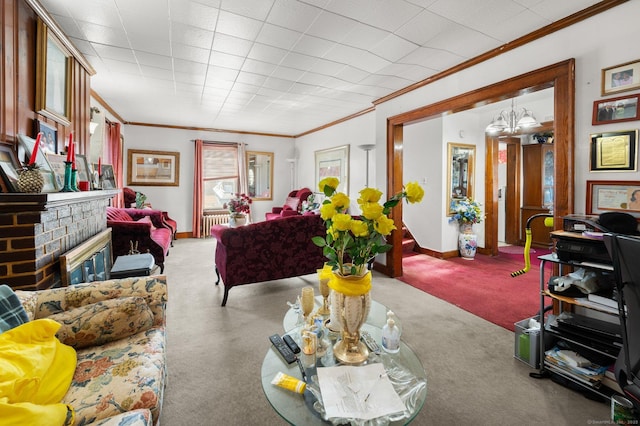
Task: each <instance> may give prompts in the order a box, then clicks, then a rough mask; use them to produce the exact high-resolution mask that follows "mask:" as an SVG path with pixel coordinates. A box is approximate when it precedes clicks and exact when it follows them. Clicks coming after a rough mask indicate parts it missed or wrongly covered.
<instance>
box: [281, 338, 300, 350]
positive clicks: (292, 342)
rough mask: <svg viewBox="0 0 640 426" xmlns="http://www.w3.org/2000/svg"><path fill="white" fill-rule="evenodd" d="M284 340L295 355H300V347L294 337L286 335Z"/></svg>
mask: <svg viewBox="0 0 640 426" xmlns="http://www.w3.org/2000/svg"><path fill="white" fill-rule="evenodd" d="M282 340H284V342H285V343H286V344H287V346H289V349H291V350H292V351H293V353H294V354H298V353H300V346H298V344H297V343H296V342H295V340H293V337H291V336H289V335H288V334H285V335H284V337H283V338H282Z"/></svg>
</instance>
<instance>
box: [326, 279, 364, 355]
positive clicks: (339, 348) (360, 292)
mask: <svg viewBox="0 0 640 426" xmlns="http://www.w3.org/2000/svg"><path fill="white" fill-rule="evenodd" d="M329 287H331V290H332V296H333V297H332V299H331V303H332V305H331V310H332V311H334V310H335V312H337V316H338V320H339V322H340V329H341V339H340V340H339V341H338V342H337V343H336V344H335V346H334V347H333V355H334V356H335V357H336V359H338V360H339V361H341V362H343V363H345V364H361V363H363V362H364V361H366V360H367V359H368V358H369V349H367V347H366V345H365V344H364V343H363V342H362V341H360V328H361V327H362V325H363V324H364V322H365V320H366V319H367V316H368V315H369V310H370V309H371V272H370V271H366V272H365V273H364V274H361V275H343V274H340V273H337V272H334V276H333V278H332V279H331V280H330V281H329Z"/></svg>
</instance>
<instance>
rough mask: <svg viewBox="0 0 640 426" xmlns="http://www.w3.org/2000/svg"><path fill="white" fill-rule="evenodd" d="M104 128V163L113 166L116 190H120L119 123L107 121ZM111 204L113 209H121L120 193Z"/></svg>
mask: <svg viewBox="0 0 640 426" xmlns="http://www.w3.org/2000/svg"><path fill="white" fill-rule="evenodd" d="M105 126H106V131H105V147H106V149H105V154H106V157H107V158H106V161H105V163H106V164H111V165H112V166H113V175H114V177H115V180H116V188H120V189H122V187H123V182H122V169H123V167H122V162H123V161H124V158H123V155H122V139H121V138H120V123H112V122H111V121H108V120H107V121H106V123H105ZM111 203H112V204H111V205H112V206H114V207H122V206H123V205H124V199H123V197H122V193H119V194H118V195H116V196H115V197H114V198H113V200H112V202H111Z"/></svg>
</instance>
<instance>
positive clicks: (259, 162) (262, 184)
mask: <svg viewBox="0 0 640 426" xmlns="http://www.w3.org/2000/svg"><path fill="white" fill-rule="evenodd" d="M247 181H248V183H249V197H251V198H252V199H254V200H272V199H273V191H272V188H273V152H256V151H247Z"/></svg>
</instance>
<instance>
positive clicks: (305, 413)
mask: <svg viewBox="0 0 640 426" xmlns="http://www.w3.org/2000/svg"><path fill="white" fill-rule="evenodd" d="M374 303H375V302H372V311H373V304H374ZM378 308H380V309H381V312H383V313H384V315H383V317H384V318H386V308H384V306H383V305H381V304H378ZM293 321H294V325H293V326H292V328H289V330H288V332H287V334H289V335H291V336H292V337H293V338H294V340H296V342H297V343H298V345H299V346H302V345H301V342H300V341H299V339H300V328H301V327H296V326H295V322H296V321H297V315H295V316H294V317H293ZM376 323H378V324H379V322H378V321H376ZM286 325H291V323H290V322H287V323H286V324H285V327H286ZM362 331H366V332H368V333H369V334H371V336H372V337H373V339H375V340H376V341H377V342H378V344H380V340H381V335H382V329H381V328H380V327H378V326H377V325H372V324H368V323H367V324H365V325H363V326H362ZM331 343H332V344H333V343H335V342H331ZM327 356H328V357H330V358H331V359H330V360H328V359H327V358H326V357H323V360H324V361H325V362H327V361H328V362H327V364H329V365H339V364H337V363H336V361H335V358H333V357H332V355H331V354H329V355H327ZM321 362H322V361H320V363H321ZM370 363H382V364H383V365H384V366H385V370H386V371H387V375H388V377H389V379H390V380H391V382H392V383H393V386H394V388H395V389H396V391H397V392H398V394H399V395H400V396H401V399H402V400H403V402H404V403H405V407H406V409H405V412H404V413H400V414H398V415H395V417H393V416H392V417H390V422H389V423H388V424H389V425H394V426H396V425H406V424H409V423H411V421H412V420H413V419H414V418H415V416H416V415H417V414H418V413H419V412H420V410H421V409H422V407H423V405H424V402H425V400H426V398H427V377H426V373H425V371H424V367H423V366H422V363H421V362H420V359H418V357H417V356H416V354H415V353H414V352H413V350H412V349H411V348H410V347H409V346H407V345H406V344H405V343H404V342H401V343H400V351H399V352H398V353H396V354H389V353H386V352H384V351H383V352H381V353H380V354H374V353H371V355H370V356H369V359H368V360H367V361H366V364H370ZM278 372H283V373H285V374H288V375H290V376H293V377H296V378H298V379H302V374H301V371H300V367H299V366H298V363H296V362H294V363H292V364H287V363H286V361H284V360H283V359H282V357H281V356H280V354H279V353H278V351H277V350H276V349H275V348H274V347H273V346H270V347H269V350H268V351H267V354H266V355H265V357H264V360H263V362H262V371H261V377H262V390H263V391H264V394H265V396H266V397H267V400H268V401H269V403H270V404H271V406H272V407H273V408H274V410H276V412H277V413H278V414H279V415H280V416H281V417H282V418H283V419H285V420H286V421H287V422H289V423H290V424H292V425H304V426H306V425H327V424H330V422H329V421H326V420H323V418H322V414H320V411H322V406H321V403H320V402H318V401H317V399H316V397H315V396H314V395H313V393H312V392H311V391H309V390H308V389H307V390H306V391H305V394H304V395H300V394H297V393H294V392H291V391H288V390H286V389H283V388H280V387H278V386H276V385H273V384H271V381H272V380H273V378H274V377H275V375H276V374H277V373H278ZM306 372H307V382H308V383H309V384H308V387H313V388H314V389H319V387H318V382H317V376H316V375H315V374H314V371H313V370H312V369H311V370H309V369H307V370H306ZM318 392H319V391H318Z"/></svg>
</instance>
